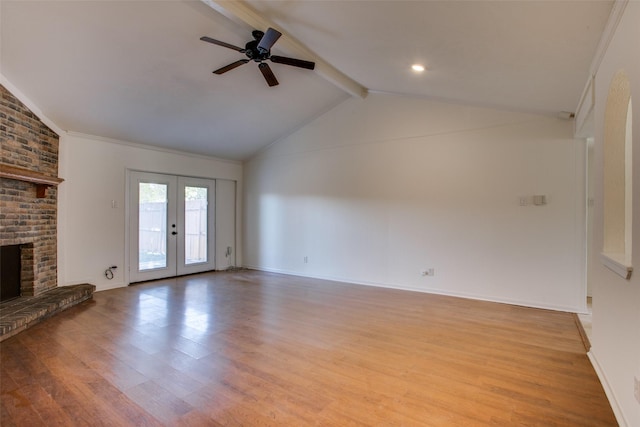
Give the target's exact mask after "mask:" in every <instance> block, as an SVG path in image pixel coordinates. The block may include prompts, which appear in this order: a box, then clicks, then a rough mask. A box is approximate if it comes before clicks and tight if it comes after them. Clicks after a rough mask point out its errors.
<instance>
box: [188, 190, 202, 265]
mask: <svg viewBox="0 0 640 427" xmlns="http://www.w3.org/2000/svg"><path fill="white" fill-rule="evenodd" d="M184 233H185V236H184V263H185V264H196V263H200V262H207V188H206V187H190V186H185V187H184Z"/></svg>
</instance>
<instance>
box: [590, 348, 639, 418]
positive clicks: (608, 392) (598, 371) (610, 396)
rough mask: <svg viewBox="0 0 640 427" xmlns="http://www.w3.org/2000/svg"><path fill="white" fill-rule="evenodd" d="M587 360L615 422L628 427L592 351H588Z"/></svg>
mask: <svg viewBox="0 0 640 427" xmlns="http://www.w3.org/2000/svg"><path fill="white" fill-rule="evenodd" d="M587 356H588V357H589V360H590V361H591V365H592V366H593V369H594V370H595V371H596V375H598V379H599V380H600V384H602V388H603V389H604V394H606V395H607V399H608V400H609V404H610V405H611V409H612V410H613V414H614V415H615V416H616V421H618V424H619V425H620V427H628V426H629V423H627V420H626V419H625V417H624V413H623V412H622V410H621V409H620V405H619V404H618V399H616V395H615V393H614V392H613V389H612V388H611V386H610V385H609V381H607V376H606V375H605V374H604V371H603V370H602V368H601V367H600V363H598V359H597V357H596V355H595V354H594V353H593V351H589V352H588V353H587Z"/></svg>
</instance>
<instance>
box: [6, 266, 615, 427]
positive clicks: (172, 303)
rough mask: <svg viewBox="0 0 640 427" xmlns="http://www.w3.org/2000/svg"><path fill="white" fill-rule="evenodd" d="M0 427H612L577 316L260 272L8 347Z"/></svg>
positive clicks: (154, 290)
mask: <svg viewBox="0 0 640 427" xmlns="http://www.w3.org/2000/svg"><path fill="white" fill-rule="evenodd" d="M0 397H1V403H0V425H2V426H3V427H4V426H22V425H28V426H45V425H47V426H48V425H71V426H76V425H77V426H82V425H91V426H94V425H105V426H106V425H109V426H120V425H121V426H129V425H139V426H160V425H166V426H204V425H206V426H223V425H224V426H230V425H231V426H237V425H245V426H257V425H261V426H296V427H297V426H305V425H320V426H338V425H339V426H351V425H353V426H380V425H384V426H461V425H463V426H514V425H527V426H554V425H555V426H615V425H617V424H616V421H615V418H614V415H613V412H612V411H611V408H610V406H609V403H608V401H607V399H606V396H605V394H604V391H603V389H602V386H601V384H600V383H599V381H598V378H597V376H596V374H595V372H594V370H593V368H592V366H591V364H590V362H589V360H588V358H587V356H586V354H585V349H584V346H583V343H582V340H581V338H580V335H579V332H578V330H577V328H576V325H575V321H574V319H573V317H572V315H571V314H569V313H562V312H554V311H548V310H540V309H533V308H526V307H517V306H511V305H507V304H497V303H491V302H486V301H474V300H468V299H460V298H452V297H446V296H442V295H429V294H423V293H416V292H408V291H401V290H394V289H383V288H374V287H367V286H358V285H349V284H344V283H336V282H329V281H321V280H315V279H307V278H301V277H295V276H283V275H278V274H272V273H261V272H256V271H238V272H218V273H205V274H198V275H193V276H187V277H183V278H174V279H167V280H160V281H156V282H149V283H145V284H139V285H136V286H131V287H128V288H122V289H114V290H110V291H104V292H98V293H96V294H95V295H94V298H93V300H92V301H87V302H85V303H83V304H80V305H78V306H76V307H73V308H72V309H70V310H67V311H65V312H63V313H61V314H59V315H57V316H55V317H53V318H51V319H48V320H46V321H43V322H41V323H40V324H38V325H36V326H35V327H33V328H31V329H28V330H26V331H24V332H22V333H20V334H18V335H16V336H14V337H11V338H9V339H7V340H5V341H3V342H2V343H0Z"/></svg>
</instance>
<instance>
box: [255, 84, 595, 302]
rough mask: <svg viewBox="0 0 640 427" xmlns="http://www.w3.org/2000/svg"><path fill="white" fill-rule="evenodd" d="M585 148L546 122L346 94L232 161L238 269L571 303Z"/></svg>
mask: <svg viewBox="0 0 640 427" xmlns="http://www.w3.org/2000/svg"><path fill="white" fill-rule="evenodd" d="M585 153H586V150H585V143H584V141H582V140H575V139H573V138H572V124H571V122H568V121H562V120H559V119H556V118H551V117H543V116H537V115H530V114H522V113H513V112H504V111H497V110H492V109H483V108H474V107H466V106H460V105H454V104H445V103H437V102H433V101H428V100H424V99H419V98H409V97H400V96H391V95H383V94H372V95H370V96H369V97H368V98H367V99H365V100H359V99H351V100H348V101H346V102H345V103H343V104H341V105H340V106H338V107H336V108H335V109H333V110H331V111H330V112H328V113H327V114H325V115H323V116H322V117H320V118H319V119H317V120H316V121H314V122H312V123H311V124H309V125H307V126H305V127H304V128H302V129H300V130H299V131H298V132H296V133H295V134H293V135H291V136H290V137H288V138H286V139H284V140H282V141H280V142H278V143H276V144H274V145H272V146H271V147H269V148H268V149H266V150H264V151H263V152H262V153H261V154H260V155H258V156H256V157H255V158H253V159H252V160H251V161H249V162H248V163H246V164H245V179H244V182H245V193H244V194H245V218H244V224H245V233H244V236H245V242H244V246H243V247H244V260H245V265H246V266H250V267H253V268H258V269H263V270H269V271H277V272H284V273H291V274H299V275H305V276H315V277H321V278H329V279H337V280H342V281H349V282H356V283H363V284H373V285H381V286H389V287H398V288H405V289H415V290H420V291H428V292H435V293H443V294H450V295H461V296H469V297H473V298H479V299H488V300H494V301H504V302H511V303H516V304H522V305H528V306H536V307H548V308H553V309H559V310H568V311H583V310H584V309H585V291H586V290H585V277H584V269H585V262H584V253H585V246H584V245H585V241H584V240H585V236H584V235H585V208H584V206H585V205H584V197H585V194H584V192H585V179H584V174H585V160H586V159H585ZM534 194H544V195H546V196H547V198H548V202H549V203H548V205H546V206H532V205H529V206H520V204H519V199H520V197H527V198H530V197H531V196H532V195H534ZM529 201H530V199H529ZM305 257H307V260H308V262H307V263H305V262H304V260H305ZM426 268H434V269H435V276H433V277H423V276H421V271H422V270H424V269H426Z"/></svg>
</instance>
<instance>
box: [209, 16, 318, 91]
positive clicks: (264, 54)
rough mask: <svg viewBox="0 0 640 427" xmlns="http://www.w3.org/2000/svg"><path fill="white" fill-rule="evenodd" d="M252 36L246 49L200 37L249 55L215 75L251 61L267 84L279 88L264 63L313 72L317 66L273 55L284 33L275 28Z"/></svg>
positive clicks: (271, 72)
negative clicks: (267, 61) (275, 45)
mask: <svg viewBox="0 0 640 427" xmlns="http://www.w3.org/2000/svg"><path fill="white" fill-rule="evenodd" d="M251 35H253V40H251V41H250V42H249V43H247V44H246V45H245V47H244V49H242V48H240V47H238V46H234V45H232V44H229V43H225V42H222V41H220V40H216V39H212V38H211V37H207V36H204V37H200V40H202V41H205V42H209V43H213V44H217V45H218V46H222V47H226V48H228V49H233V50H237V51H238V52H241V53H244V54H245V55H247V59H240V60H239V61H236V62H232V63H231V64H229V65H225V66H224V67H222V68H219V69H217V70H215V71H214V72H213V73H214V74H224V73H226V72H227V71H231V70H233V69H234V68H238V67H239V66H241V65H244V64H246V63H247V62H249V61H255V62H257V63H258V68H259V69H260V72H261V73H262V75H263V76H264V79H265V80H266V81H267V84H268V85H269V86H277V85H278V84H279V83H278V80H277V79H276V76H275V75H274V74H273V71H271V67H269V64H267V63H266V62H264V61H266V60H269V61H271V62H275V63H277V64H285V65H292V66H294V67H299V68H305V69H307V70H313V69H314V68H315V66H316V64H315V63H314V62H310V61H303V60H302V59H295V58H287V57H285V56H278V55H271V48H272V47H273V45H274V44H275V43H276V41H278V39H279V38H280V36H281V35H282V33H280V32H279V31H277V30H274V29H273V28H269V29H268V30H267V32H266V33H264V32H262V31H260V30H254V31H253V32H252V33H251Z"/></svg>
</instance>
